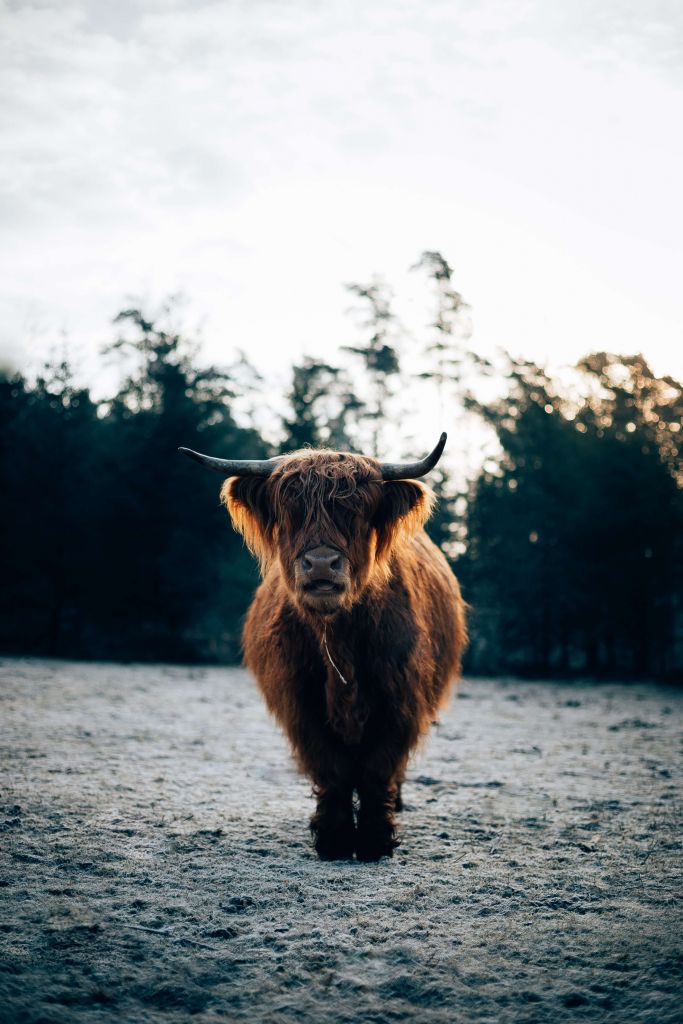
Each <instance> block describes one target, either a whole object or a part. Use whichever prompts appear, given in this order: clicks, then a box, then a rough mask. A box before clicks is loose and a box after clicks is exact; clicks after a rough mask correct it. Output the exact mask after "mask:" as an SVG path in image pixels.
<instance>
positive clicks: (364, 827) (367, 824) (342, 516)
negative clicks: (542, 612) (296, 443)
mask: <svg viewBox="0 0 683 1024" xmlns="http://www.w3.org/2000/svg"><path fill="white" fill-rule="evenodd" d="M445 442H446V435H445V434H442V436H441V439H440V441H439V443H438V445H437V446H436V448H435V449H434V451H433V452H432V453H431V454H430V455H428V456H427V458H425V459H423V460H422V461H420V462H415V463H410V464H393V463H380V462H378V461H376V460H375V459H372V458H368V457H365V456H361V455H351V454H348V453H345V452H335V451H326V450H304V451H298V452H294V453H292V454H290V455H285V456H279V457H277V458H273V459H268V460H263V461H231V460H228V459H214V458H211V457H210V456H205V455H199V454H198V453H197V452H192V451H190V450H189V449H184V448H183V449H181V451H183V452H185V453H186V454H187V455H189V456H190V457H192V458H194V459H196V460H198V461H199V462H201V463H203V464H204V465H206V466H208V467H209V468H211V469H214V470H216V471H217V472H220V473H223V474H225V475H226V476H227V477H228V479H227V480H226V481H225V483H224V484H223V488H222V491H221V496H222V499H223V502H224V503H225V505H226V506H227V509H228V511H229V513H230V516H231V518H232V522H233V524H234V526H235V528H236V529H237V530H239V531H240V533H241V534H242V535H243V537H244V539H245V541H246V543H247V545H248V546H249V548H250V549H251V551H252V552H253V553H254V555H255V556H256V557H257V558H258V560H259V562H260V565H261V570H262V574H263V581H262V583H261V585H260V586H259V588H258V590H257V592H256V595H255V597H254V600H253V603H252V605H251V607H250V609H249V612H248V614H247V618H246V623H245V626H244V634H243V642H244V653H245V661H246V664H247V666H248V667H249V668H250V669H251V671H252V672H253V673H254V675H255V676H256V679H257V681H258V684H259V686H260V688H261V691H262V693H263V695H264V697H265V700H266V703H267V705H268V708H269V709H270V711H271V712H272V713H273V715H274V716H275V718H276V719H277V721H278V722H279V723H280V725H281V726H282V728H283V729H284V731H285V733H286V734H287V737H288V739H289V741H290V743H291V746H292V749H293V752H294V755H295V757H296V759H297V761H298V763H299V765H300V767H301V769H302V770H303V771H304V772H305V773H306V775H308V776H309V778H310V779H311V780H312V783H313V787H314V793H315V796H316V799H317V808H316V811H315V814H314V815H313V818H312V819H311V829H312V831H313V835H314V839H315V848H316V850H317V852H318V855H319V856H320V857H321V858H323V859H329V860H335V859H342V858H351V857H353V855H354V853H355V855H356V856H357V857H358V859H359V860H363V861H374V860H378V859H379V858H380V857H382V856H391V855H392V852H393V850H394V847H395V845H396V826H395V819H394V815H395V812H396V811H398V810H400V809H401V806H402V805H401V784H402V782H403V779H404V775H405V771H406V765H407V762H408V758H409V755H410V753H411V751H413V750H414V749H415V747H416V745H417V744H418V742H419V740H420V738H421V737H422V736H424V734H425V733H426V731H427V729H428V728H429V726H430V723H431V722H432V721H433V720H434V717H435V715H436V713H437V710H438V708H439V706H440V705H442V704H443V703H444V701H445V700H446V699H447V697H448V695H449V690H450V684H451V683H452V681H453V680H454V679H455V678H456V676H457V674H458V672H459V669H460V657H461V653H462V650H463V646H464V644H465V636H466V633H465V615H464V607H465V606H464V603H463V600H462V598H461V596H460V589H459V586H458V583H457V580H456V579H455V576H454V575H453V573H452V572H451V570H450V568H449V566H448V563H447V562H446V559H445V558H444V556H443V555H442V554H441V552H440V551H439V549H438V548H437V547H436V546H435V545H434V544H433V543H432V541H431V540H430V539H429V538H428V537H427V534H426V533H425V531H424V529H423V525H424V523H425V521H426V520H427V518H428V516H429V514H430V511H431V507H432V503H433V494H432V492H431V491H430V490H429V489H428V488H427V487H426V486H425V485H424V484H422V483H419V482H418V478H419V477H421V476H423V475H425V474H426V473H427V472H429V470H430V469H432V468H433V467H434V466H435V465H436V463H437V462H438V460H439V458H440V456H441V453H442V451H443V448H444V445H445ZM354 793H355V794H356V795H357V800H356V804H355V806H354Z"/></svg>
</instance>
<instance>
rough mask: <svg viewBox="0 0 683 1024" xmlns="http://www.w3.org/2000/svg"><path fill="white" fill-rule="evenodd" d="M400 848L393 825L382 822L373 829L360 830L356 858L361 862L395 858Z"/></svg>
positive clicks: (357, 836)
mask: <svg viewBox="0 0 683 1024" xmlns="http://www.w3.org/2000/svg"><path fill="white" fill-rule="evenodd" d="M397 846H398V840H397V839H396V835H395V830H394V827H393V825H391V824H389V823H388V822H381V823H379V824H375V825H373V827H372V828H359V830H358V833H357V835H356V856H357V858H358V860H361V861H366V862H367V861H375V860H380V859H381V858H382V857H393V855H394V850H395V849H396V847H397Z"/></svg>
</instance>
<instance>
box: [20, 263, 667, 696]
mask: <svg viewBox="0 0 683 1024" xmlns="http://www.w3.org/2000/svg"><path fill="white" fill-rule="evenodd" d="M415 269H416V271H417V272H419V273H420V274H422V275H423V277H424V279H425V282H426V285H427V287H428V289H429V296H430V301H431V303H432V313H431V315H430V320H429V323H428V324H426V325H425V328H424V331H423V334H422V336H421V337H420V338H417V339H416V338H415V337H412V336H411V337H410V338H407V336H406V332H405V330H404V329H403V328H402V326H401V324H400V322H399V318H398V317H397V316H396V315H395V313H394V311H393V305H392V296H391V292H390V290H389V289H388V287H387V286H386V285H385V284H384V283H383V282H381V281H379V280H374V281H372V282H370V283H368V284H363V285H361V284H353V285H350V286H349V294H350V295H351V296H352V297H353V300H354V301H355V303H356V304H357V307H356V312H357V315H358V324H357V330H358V337H357V339H356V341H355V342H354V344H351V345H349V346H347V348H346V349H345V350H344V351H343V352H342V353H340V358H339V359H338V360H335V361H330V360H329V359H322V358H318V357H315V356H306V357H304V358H302V359H300V360H299V361H298V362H297V363H296V365H294V366H293V367H292V368H291V375H290V381H289V384H288V387H287V389H286V393H285V394H284V396H283V402H282V408H281V412H280V414H279V415H278V416H275V417H274V419H273V422H272V423H271V424H270V425H269V430H268V431H265V430H264V429H263V428H262V427H260V426H259V425H258V424H259V417H258V415H257V414H256V411H255V410H256V409H258V408H262V407H263V406H264V404H265V405H272V402H270V401H269V397H268V396H269V395H270V394H271V391H269V385H268V384H267V383H266V382H264V381H263V380H262V379H261V378H260V376H259V374H258V373H257V372H256V370H255V369H254V368H253V367H251V366H250V364H249V362H248V360H247V359H246V358H245V357H244V356H241V357H240V358H239V360H237V361H236V362H234V363H233V364H232V365H231V366H227V367H216V366H207V365H204V364H203V363H202V362H201V360H200V358H199V350H198V347H197V346H196V345H193V343H192V342H191V340H190V339H188V338H187V337H185V336H184V335H183V333H182V332H179V331H176V330H172V329H170V328H169V327H168V324H167V323H165V322H163V320H160V319H159V318H157V319H153V318H150V317H148V316H147V315H146V313H145V312H144V311H143V310H140V309H136V308H132V309H126V310H124V311H122V312H121V313H120V314H119V315H118V316H117V318H116V320H115V324H116V330H117V334H116V337H115V339H114V340H113V342H112V343H111V344H110V345H109V346H108V355H109V356H110V358H114V359H120V360H121V365H122V366H125V367H126V370H125V373H124V374H123V376H122V379H121V383H120V385H119V387H118V389H117V392H116V394H115V395H114V396H113V397H109V398H107V399H106V400H101V399H98V400H96V399H95V398H93V396H92V394H91V392H90V389H89V388H88V387H85V386H83V385H81V384H77V383H76V381H75V377H74V374H73V372H72V370H71V368H70V367H69V365H68V363H67V362H66V361H60V362H57V363H53V364H51V365H48V366H47V367H45V369H44V371H43V372H41V373H40V374H38V375H37V377H35V378H31V379H29V378H28V377H27V376H25V375H23V374H20V373H8V372H5V373H4V374H0V482H1V485H2V494H3V501H2V506H1V511H0V516H1V518H2V522H1V523H0V536H2V545H3V555H2V565H3V587H2V598H1V599H0V600H1V604H0V611H1V614H0V648H1V649H2V650H3V651H4V652H5V653H17V654H40V655H48V656H65V657H82V658H101V659H118V660H129V659H136V660H137V659H140V660H147V659H160V660H174V661H218V662H220V661H234V660H238V659H239V634H240V627H241V620H242V617H243V615H244V612H245V610H246V607H247V605H248V603H249V600H250V598H251V595H252V593H253V589H254V586H255V585H256V582H257V574H256V570H255V567H254V565H253V563H252V560H251V559H250V557H249V556H248V554H247V553H246V552H245V550H244V548H243V545H242V542H241V540H240V539H239V538H238V537H237V535H236V534H234V533H233V531H232V529H231V527H230V523H229V520H228V517H227V515H226V514H225V512H224V510H222V509H221V508H220V507H219V505H218V498H217V491H218V484H219V481H218V480H217V478H216V477H214V476H213V475H212V474H210V473H202V472H199V471H198V469H197V467H196V466H194V465H193V464H191V463H190V462H189V461H187V460H184V459H182V458H180V457H179V456H177V455H176V454H175V449H176V447H177V446H178V444H184V445H186V446H189V447H193V448H196V449H198V450H200V451H205V452H209V453H216V454H228V455H229V456H230V457H235V458H253V457H256V458H260V457H269V456H271V455H273V454H277V453H278V452H282V451H289V450H293V449H296V448H300V447H304V446H306V445H311V446H314V447H315V446H321V445H325V446H329V447H333V448H338V449H343V450H357V451H365V452H366V453H368V454H383V451H386V445H387V439H386V436H385V435H386V434H387V431H388V427H389V426H391V432H392V452H395V450H396V443H397V442H396V435H397V432H398V433H400V429H399V427H397V424H400V423H402V422H403V421H404V418H405V417H404V413H405V409H402V407H401V401H402V398H401V396H404V395H405V394H406V393H414V391H415V389H418V390H417V393H418V394H421V395H422V396H423V400H425V401H429V402H430V403H431V404H432V406H433V407H436V408H438V411H439V420H440V422H441V423H443V425H444V427H445V429H447V430H449V431H450V430H451V429H452V426H453V424H456V425H458V424H459V425H461V424H462V423H463V422H465V419H466V418H469V420H468V422H469V424H470V426H469V428H468V430H469V434H468V436H475V437H476V438H477V444H478V445H480V447H481V448H482V450H483V453H484V454H483V461H482V457H478V458H477V459H476V460H473V461H472V464H471V465H468V466H467V472H466V473H463V471H462V465H458V464H457V463H448V464H447V465H446V466H445V467H442V468H441V469H440V470H439V471H438V472H436V473H435V474H434V475H433V478H431V482H432V485H433V486H434V488H435V490H436V492H437V496H438V498H439V504H438V508H437V512H436V514H435V516H434V518H433V519H432V521H431V523H430V526H429V529H430V532H431V534H432V536H433V538H434V539H435V540H436V542H437V543H439V544H440V545H441V547H442V548H443V550H444V551H445V553H446V555H447V557H448V558H449V559H450V560H451V561H452V563H453V565H454V568H455V570H456V572H457V574H458V576H459V578H460V580H461V583H462V586H463V590H464V594H465V598H466V600H467V601H468V602H469V604H470V605H471V615H470V623H471V644H470V649H469V652H468V655H467V662H466V670H467V671H470V672H475V673H501V672H511V673H522V674H529V675H535V674H538V675H553V674H560V675H591V676H594V675H598V676H599V675H602V676H623V677H636V676H638V677H641V676H659V677H669V678H676V677H680V676H681V675H683V579H682V575H683V570H682V566H683V560H682V559H681V525H682V522H683V500H682V489H681V484H682V483H683V463H682V460H681V423H682V421H683V390H682V388H681V384H680V383H679V382H678V381H676V380H675V379H674V378H672V377H670V376H663V377H659V376H656V375H655V374H654V373H653V371H652V369H651V368H650V366H649V365H648V363H647V361H646V360H645V359H644V358H643V357H642V356H641V355H628V356H623V355H616V354H613V353H607V352H594V353H591V354H589V355H587V356H586V357H585V358H584V359H582V360H581V361H580V362H579V363H578V365H577V366H576V367H573V368H572V369H571V372H569V371H567V372H566V373H564V374H562V375H553V374H552V373H550V371H549V370H548V369H547V368H544V367H541V366H538V365H535V364H534V363H533V362H529V361H526V360H521V359H516V358H513V357H512V356H510V355H508V354H504V353H502V354H501V355H500V357H497V358H496V360H494V361H491V360H486V359H483V358H482V357H481V356H480V355H478V354H477V352H476V349H475V347H474V346H473V344H472V340H471V326H470V313H469V308H468V306H467V304H466V303H465V301H464V300H463V298H462V296H461V295H460V294H459V292H458V291H457V290H456V288H455V285H454V281H453V271H452V269H451V267H450V266H449V264H448V262H447V261H446V260H445V259H444V257H443V256H442V255H441V254H440V253H438V252H426V253H423V254H422V256H421V258H420V260H419V261H418V263H417V264H416V267H415ZM420 389H422V390H420ZM249 395H251V398H252V401H251V407H250V404H249V402H248V401H247V402H246V404H245V396H249ZM463 418H465V419H463ZM473 424H474V426H473ZM265 433H268V438H267V437H266V436H264V435H265ZM274 438H275V439H276V440H274ZM427 441H431V438H429V439H426V438H423V439H422V441H421V442H420V443H421V445H422V446H424V444H425V442H427ZM405 444H406V445H407V444H408V441H407V440H405ZM383 446H384V449H383ZM402 454H408V452H407V451H406V452H404V453H402ZM409 454H412V455H413V456H417V455H420V454H423V452H422V451H420V452H411V453H409ZM465 461H466V460H465Z"/></svg>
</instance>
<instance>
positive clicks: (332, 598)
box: [221, 451, 432, 615]
mask: <svg viewBox="0 0 683 1024" xmlns="http://www.w3.org/2000/svg"><path fill="white" fill-rule="evenodd" d="M221 494H222V497H223V500H224V502H225V504H226V505H227V507H228V510H229V512H230V515H231V517H232V521H233V524H234V525H235V527H236V528H237V529H238V530H239V531H240V532H241V533H242V534H243V535H244V537H245V540H246V542H247V544H248V545H249V547H250V548H251V550H252V551H253V552H254V554H256V556H257V557H258V558H259V561H260V562H261V565H262V568H264V569H266V568H267V567H268V566H269V565H270V564H271V563H272V562H273V561H274V560H275V559H277V560H279V563H280V566H281V569H282V575H283V578H284V581H285V583H286V585H287V587H288V589H289V591H290V594H291V596H292V598H293V599H294V601H295V602H296V603H297V604H298V605H299V606H300V607H302V608H305V609H306V610H308V611H309V612H317V613H320V614H323V615H331V614H334V613H335V612H337V611H339V610H340V609H342V608H349V607H351V605H352V604H353V603H354V601H355V600H357V598H358V596H359V595H360V593H361V592H362V591H363V590H364V589H365V588H366V587H367V586H368V585H369V584H370V582H371V581H372V580H373V578H377V577H379V578H381V577H382V576H383V577H384V578H386V577H387V575H388V574H389V573H390V555H391V549H392V546H393V545H394V544H395V543H398V542H399V539H400V538H401V537H405V535H406V534H407V533H410V532H414V531H415V530H416V529H418V528H419V527H420V526H421V525H422V524H423V523H424V521H425V520H426V518H427V516H428V515H429V512H430V508H431V502H432V495H431V492H430V491H429V490H428V488H426V487H425V486H424V485H423V484H421V483H418V482H416V481H414V480H399V481H395V482H391V483H385V482H383V481H382V477H381V472H380V469H379V466H378V464H377V463H376V462H375V461H374V460H373V459H368V458H365V457H364V456H360V455H349V454H346V453H340V452H327V451H303V452H297V453H294V454H293V455H290V456H288V457H287V458H286V459H285V460H283V462H282V463H281V464H280V465H279V466H278V468H277V469H276V470H275V471H274V472H273V473H272V474H271V475H270V476H268V477H266V478H254V477H232V478H231V479H229V480H228V481H226V483H225V485H224V487H223V490H222V492H221Z"/></svg>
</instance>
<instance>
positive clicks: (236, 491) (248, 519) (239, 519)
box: [221, 476, 275, 570]
mask: <svg viewBox="0 0 683 1024" xmlns="http://www.w3.org/2000/svg"><path fill="white" fill-rule="evenodd" d="M221 501H222V502H223V504H224V505H225V507H226V508H227V510H228V512H229V513H230V518H231V519H232V525H233V526H234V527H235V529H236V530H237V531H238V533H241V534H242V536H243V537H244V540H245V543H246V545H247V547H248V548H249V550H250V551H251V552H252V554H254V555H255V556H256V557H257V558H258V560H259V564H260V565H261V569H262V570H264V569H265V568H266V567H267V565H268V563H269V562H270V560H271V558H272V557H273V554H274V551H275V520H274V517H273V512H272V508H271V505H270V501H269V500H268V489H267V480H265V479H264V478H263V477H253V476H231V477H230V478H229V479H228V480H226V481H225V483H224V484H223V486H222V487H221Z"/></svg>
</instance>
